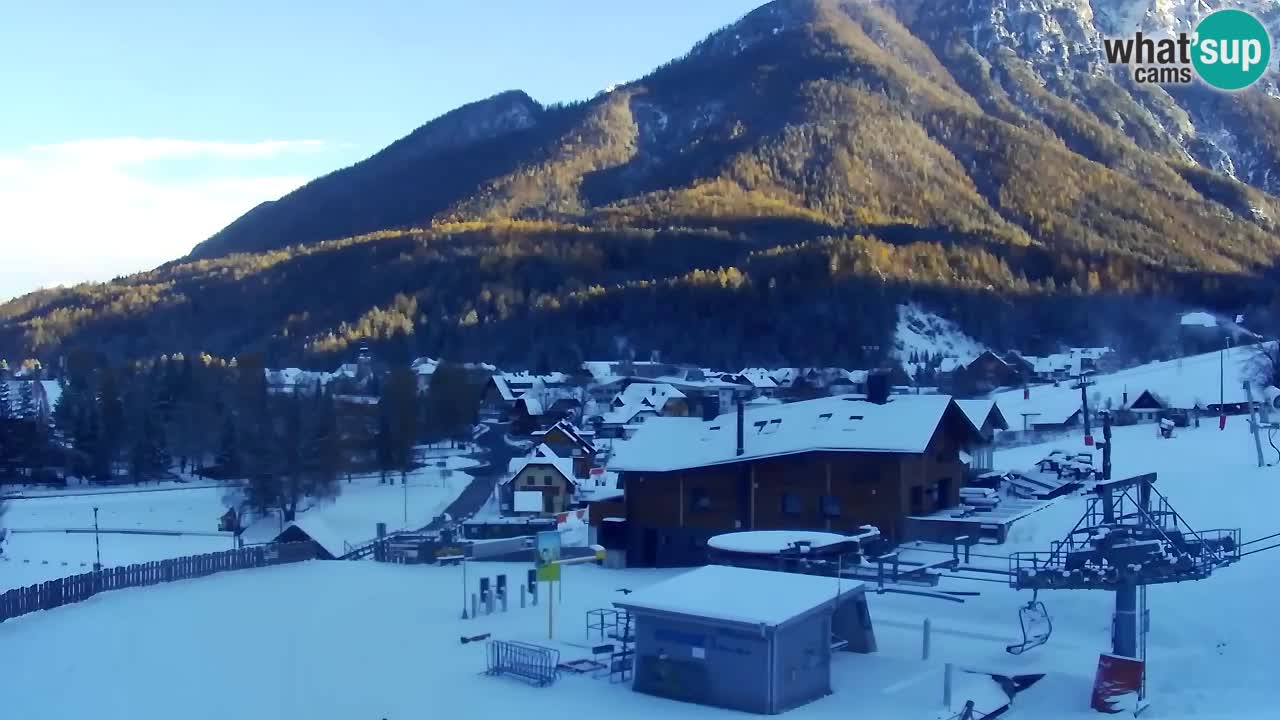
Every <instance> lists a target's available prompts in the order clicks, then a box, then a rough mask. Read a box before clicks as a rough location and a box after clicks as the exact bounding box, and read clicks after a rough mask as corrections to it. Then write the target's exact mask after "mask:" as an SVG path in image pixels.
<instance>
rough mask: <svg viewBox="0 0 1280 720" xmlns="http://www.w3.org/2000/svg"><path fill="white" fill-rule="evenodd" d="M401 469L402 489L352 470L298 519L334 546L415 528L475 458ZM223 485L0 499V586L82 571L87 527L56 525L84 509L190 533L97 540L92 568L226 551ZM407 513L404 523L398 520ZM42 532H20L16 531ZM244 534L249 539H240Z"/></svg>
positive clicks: (86, 566)
mask: <svg viewBox="0 0 1280 720" xmlns="http://www.w3.org/2000/svg"><path fill="white" fill-rule="evenodd" d="M426 463H427V464H426V465H424V466H423V467H421V468H419V469H417V470H415V471H414V472H413V473H411V474H410V475H409V478H408V479H409V483H408V486H407V488H406V486H403V485H401V484H400V477H399V475H398V474H397V475H393V476H392V477H391V478H390V479H391V480H393V481H394V484H379V482H378V476H377V475H358V476H355V477H353V478H352V482H350V483H348V482H346V481H345V480H343V481H342V482H341V494H340V495H339V496H338V497H337V498H336V499H335V500H334V501H332V502H323V503H318V504H316V505H314V506H312V507H309V508H307V509H306V510H304V511H303V512H302V513H301V515H300V517H306V518H311V519H315V518H319V519H320V520H321V522H322V523H323V525H324V527H326V528H327V529H328V531H329V532H328V534H329V535H330V536H332V537H334V538H335V542H336V543H337V544H339V545H341V543H343V542H348V543H351V544H353V545H354V544H357V543H360V542H364V541H366V540H369V539H371V538H373V537H374V536H375V535H376V532H377V530H376V528H377V524H378V523H380V522H385V523H386V524H387V527H388V529H391V530H396V529H400V528H403V527H406V526H409V527H421V526H423V525H426V524H427V523H429V522H431V520H432V519H433V518H435V517H436V516H437V515H439V514H440V513H442V512H444V510H445V508H446V507H447V506H448V505H449V503H451V502H453V500H454V499H455V498H456V497H457V496H458V494H459V493H460V492H462V490H463V489H464V488H466V486H467V485H468V484H469V483H470V482H471V476H470V475H468V474H467V473H466V472H464V470H465V469H466V468H470V467H474V466H475V465H477V464H479V463H478V461H476V460H474V459H472V458H468V457H464V456H462V455H461V454H459V453H458V452H452V453H444V454H441V455H440V456H438V457H432V458H430V459H429V460H426ZM227 492H228V491H227V490H226V489H225V488H222V487H204V488H193V489H167V490H162V491H159V492H157V491H155V490H154V489H153V487H152V486H144V487H142V488H138V489H135V490H134V491H132V492H130V491H126V490H124V489H115V490H113V491H111V492H104V493H94V494H89V493H84V492H82V493H72V494H69V495H62V496H45V497H29V498H23V499H19V500H10V501H8V511H7V512H6V514H5V516H4V525H5V527H6V528H8V529H9V530H10V532H9V533H8V536H7V539H6V540H5V541H4V552H3V554H0V591H4V590H7V589H10V588H14V587H24V586H26V585H31V584H34V583H38V582H44V581H45V580H51V579H54V578H57V577H64V576H67V575H75V574H78V573H81V572H87V571H88V570H90V569H92V567H93V563H94V558H95V557H96V555H97V552H98V550H96V549H95V546H94V534H93V533H67V532H65V530H67V529H72V530H85V529H92V528H93V508H95V507H97V508H98V527H99V528H101V529H105V530H150V531H157V530H159V531H178V532H183V533H194V534H193V535H181V536H170V535H160V536H156V535H124V534H113V533H103V534H100V535H99V536H98V541H99V543H100V546H101V548H100V551H101V557H102V564H103V565H104V566H107V567H113V566H119V565H130V564H133V563H139V562H151V561H154V560H163V559H166V558H172V557H181V556H184V555H198V554H201V553H209V552H219V551H222V550H230V549H232V548H233V547H234V539H233V537H232V536H231V535H230V534H227V533H218V532H217V530H218V518H219V517H220V516H221V515H222V514H223V513H224V512H225V511H226V496H227ZM406 518H407V521H406ZM272 523H274V524H275V525H276V526H277V527H272V528H251V529H250V530H251V531H252V532H247V533H246V537H247V539H248V541H250V542H254V541H258V540H265V539H268V538H266V537H260V536H264V535H270V534H273V533H274V532H278V531H279V529H280V528H279V527H278V526H279V521H278V520H276V519H270V520H268V521H267V522H266V524H272ZM34 530H40V531H52V532H23V531H34ZM250 536H252V537H250Z"/></svg>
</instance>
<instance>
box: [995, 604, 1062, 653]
mask: <svg viewBox="0 0 1280 720" xmlns="http://www.w3.org/2000/svg"><path fill="white" fill-rule="evenodd" d="M1039 594H1040V591H1039V590H1033V591H1032V592H1031V600H1030V601H1029V602H1027V604H1026V605H1023V606H1022V607H1020V608H1018V623H1019V624H1020V625H1021V626H1022V642H1020V643H1016V644H1013V645H1009V646H1007V647H1005V651H1006V652H1008V653H1009V654H1011V655H1021V654H1022V653H1024V652H1026V651H1028V650H1031V649H1032V648H1038V647H1040V646H1041V645H1043V644H1045V643H1046V642H1048V641H1049V636H1050V635H1052V634H1053V620H1051V619H1050V618H1049V610H1048V609H1047V608H1045V606H1044V603H1043V602H1041V601H1040V600H1039V599H1038V596H1039Z"/></svg>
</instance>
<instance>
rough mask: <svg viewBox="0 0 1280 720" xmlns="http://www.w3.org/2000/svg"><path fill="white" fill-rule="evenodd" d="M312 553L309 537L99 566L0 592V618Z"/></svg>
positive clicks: (305, 557) (297, 559)
mask: <svg viewBox="0 0 1280 720" xmlns="http://www.w3.org/2000/svg"><path fill="white" fill-rule="evenodd" d="M315 557H316V547H315V544H314V543H311V542H294V543H279V544H274V545H257V546H253V547H247V548H241V549H239V550H228V551H226V552H218V553H209V554H208V555H191V556H188V557H180V558H173V559H171V560H160V561H157V562H149V563H142V564H139V565H128V566H124V567H114V568H104V569H102V570H97V571H94V572H87V573H84V574H81V575H72V576H71V577H65V578H59V579H57V580H50V581H48V582H43V583H40V584H38V585H31V586H28V587H24V588H17V589H14V590H10V591H8V592H6V593H4V594H0V622H4V621H5V620H9V619H11V618H16V617H20V616H22V615H26V614H27V613H33V612H35V611H37V610H52V609H53V608H56V607H62V606H63V605H70V604H72V603H78V602H80V601H82V600H88V599H89V598H91V597H93V596H94V595H97V594H98V593H100V592H107V591H109V590H123V589H125V588H132V587H143V586H145V585H156V584H158V583H165V582H172V581H174V580H188V579H191V578H199V577H205V576H206V575H213V574H214V573H220V572H225V571H227V570H245V569H248V568H259V567H268V566H271V565H283V564H286V563H295V562H301V561H303V560H312V559H314V558H315Z"/></svg>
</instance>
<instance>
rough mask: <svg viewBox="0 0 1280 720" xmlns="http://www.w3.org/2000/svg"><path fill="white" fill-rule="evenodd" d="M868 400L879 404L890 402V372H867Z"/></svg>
mask: <svg viewBox="0 0 1280 720" xmlns="http://www.w3.org/2000/svg"><path fill="white" fill-rule="evenodd" d="M867 400H869V401H871V402H873V403H875V404H877V405H884V404H885V403H887V402H889V373H887V372H885V371H883V370H872V371H871V372H870V373H868V374H867Z"/></svg>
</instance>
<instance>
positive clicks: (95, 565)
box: [93, 505, 102, 570]
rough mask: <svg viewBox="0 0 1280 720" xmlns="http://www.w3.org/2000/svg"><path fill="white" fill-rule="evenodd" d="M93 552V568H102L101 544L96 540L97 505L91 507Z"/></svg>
mask: <svg viewBox="0 0 1280 720" xmlns="http://www.w3.org/2000/svg"><path fill="white" fill-rule="evenodd" d="M93 554H94V557H95V558H96V561H95V562H94V563H93V569H94V570H101V569H102V544H101V543H100V542H99V541H98V506H96V505H95V506H94V507H93Z"/></svg>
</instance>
